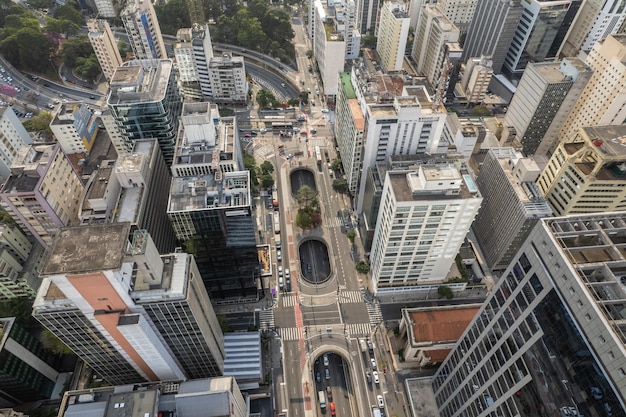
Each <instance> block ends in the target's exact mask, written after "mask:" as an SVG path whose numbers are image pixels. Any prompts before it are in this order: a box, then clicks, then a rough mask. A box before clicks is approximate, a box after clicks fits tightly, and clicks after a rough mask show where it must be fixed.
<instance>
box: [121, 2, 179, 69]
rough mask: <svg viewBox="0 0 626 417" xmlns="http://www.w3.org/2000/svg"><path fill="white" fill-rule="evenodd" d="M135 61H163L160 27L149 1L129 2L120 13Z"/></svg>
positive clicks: (163, 49)
mask: <svg viewBox="0 0 626 417" xmlns="http://www.w3.org/2000/svg"><path fill="white" fill-rule="evenodd" d="M120 18H121V19H122V23H123V24H124V28H125V29H126V33H127V34H128V41H129V43H130V46H131V48H132V50H133V52H134V54H135V59H165V58H167V51H166V50H165V43H163V36H162V35H161V27H160V26H159V21H158V19H157V16H156V12H155V11H154V7H153V6H152V2H151V1H150V0H130V1H129V2H128V4H127V5H126V8H124V10H123V11H122V12H121V13H120Z"/></svg>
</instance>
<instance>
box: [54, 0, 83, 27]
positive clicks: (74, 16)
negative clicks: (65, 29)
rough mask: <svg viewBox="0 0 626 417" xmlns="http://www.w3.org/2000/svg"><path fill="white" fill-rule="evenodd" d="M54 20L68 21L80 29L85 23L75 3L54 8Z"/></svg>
mask: <svg viewBox="0 0 626 417" xmlns="http://www.w3.org/2000/svg"><path fill="white" fill-rule="evenodd" d="M54 18H55V19H65V20H69V21H70V22H74V23H75V24H77V25H78V26H79V27H82V26H83V24H84V23H85V20H84V19H83V16H82V15H81V14H80V10H79V7H78V3H77V2H76V1H71V2H69V1H68V2H67V3H65V4H64V5H63V6H58V7H56V8H55V9H54Z"/></svg>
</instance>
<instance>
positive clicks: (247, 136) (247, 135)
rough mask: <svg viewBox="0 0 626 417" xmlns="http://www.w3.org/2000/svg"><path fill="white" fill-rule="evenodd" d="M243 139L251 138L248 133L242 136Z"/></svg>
mask: <svg viewBox="0 0 626 417" xmlns="http://www.w3.org/2000/svg"><path fill="white" fill-rule="evenodd" d="M243 137H244V138H251V137H252V136H250V134H249V133H246V134H245V135H243Z"/></svg>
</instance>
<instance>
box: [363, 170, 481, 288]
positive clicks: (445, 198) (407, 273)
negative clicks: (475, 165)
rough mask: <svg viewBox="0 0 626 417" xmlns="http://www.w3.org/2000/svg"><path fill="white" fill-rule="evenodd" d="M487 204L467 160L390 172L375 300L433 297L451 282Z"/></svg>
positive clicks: (379, 226)
mask: <svg viewBox="0 0 626 417" xmlns="http://www.w3.org/2000/svg"><path fill="white" fill-rule="evenodd" d="M481 201H482V197H481V196H480V192H479V191H478V189H477V188H476V185H475V184H474V181H473V179H472V175H471V173H470V171H469V170H468V168H467V167H466V166H465V164H464V163H463V160H462V159H461V160H456V161H450V162H449V163H432V164H431V163H429V162H428V160H426V161H421V163H416V164H415V165H413V166H409V167H402V168H399V169H397V170H393V169H392V170H388V171H386V175H385V179H384V183H383V191H382V195H381V198H380V208H379V210H378V218H377V221H376V230H375V232H374V238H373V242H372V249H371V252H370V264H371V274H372V284H373V287H374V294H375V295H377V296H385V295H392V294H400V293H402V294H404V295H406V294H407V293H411V292H416V293H417V292H424V291H431V290H432V289H433V288H435V289H436V287H438V286H439V285H440V284H442V283H444V282H446V277H447V275H448V272H449V271H450V267H451V265H452V264H453V263H454V259H455V257H456V255H457V253H458V252H459V248H460V247H461V244H462V243H463V240H464V239H465V235H466V234H467V232H468V231H469V228H470V226H471V225H472V222H473V221H474V216H475V215H476V213H477V212H478V208H479V207H480V203H481ZM449 285H450V287H452V288H453V289H455V288H456V287H459V286H460V287H464V285H465V283H463V284H460V285H459V284H453V283H451V284H449ZM459 289H461V288H459Z"/></svg>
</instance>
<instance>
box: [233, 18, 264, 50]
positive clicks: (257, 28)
mask: <svg viewBox="0 0 626 417" xmlns="http://www.w3.org/2000/svg"><path fill="white" fill-rule="evenodd" d="M237 41H239V45H241V46H243V47H244V48H250V49H256V50H259V51H263V50H264V48H263V47H264V46H265V45H267V43H268V38H267V35H266V34H265V32H263V27H262V26H261V22H259V19H257V18H256V17H253V18H251V19H244V20H243V22H242V25H241V26H240V27H239V32H238V33H237Z"/></svg>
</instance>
